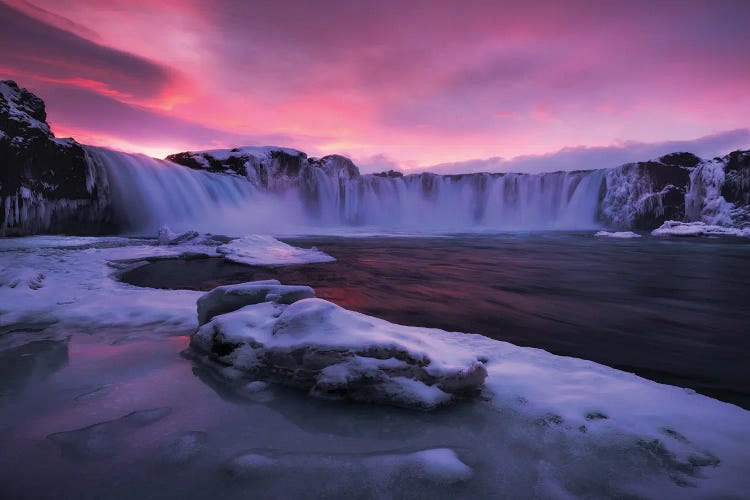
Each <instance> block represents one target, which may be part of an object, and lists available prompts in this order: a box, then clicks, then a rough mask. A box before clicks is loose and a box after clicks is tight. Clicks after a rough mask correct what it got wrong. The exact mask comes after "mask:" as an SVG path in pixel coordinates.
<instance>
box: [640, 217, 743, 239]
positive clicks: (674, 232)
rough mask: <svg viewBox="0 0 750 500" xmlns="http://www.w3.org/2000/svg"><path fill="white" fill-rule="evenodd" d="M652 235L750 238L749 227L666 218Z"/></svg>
mask: <svg viewBox="0 0 750 500" xmlns="http://www.w3.org/2000/svg"><path fill="white" fill-rule="evenodd" d="M651 234H653V235H654V236H739V237H745V238H750V228H744V229H738V228H734V227H724V226H716V225H713V224H706V223H705V222H679V221H674V220H668V221H666V222H665V223H664V224H662V225H661V227H659V228H657V229H654V230H653V231H651Z"/></svg>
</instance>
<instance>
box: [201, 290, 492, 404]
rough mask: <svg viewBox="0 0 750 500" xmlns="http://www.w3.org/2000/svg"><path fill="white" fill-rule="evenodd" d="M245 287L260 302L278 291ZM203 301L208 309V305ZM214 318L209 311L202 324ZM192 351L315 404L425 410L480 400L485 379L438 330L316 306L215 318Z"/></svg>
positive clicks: (472, 359)
mask: <svg viewBox="0 0 750 500" xmlns="http://www.w3.org/2000/svg"><path fill="white" fill-rule="evenodd" d="M247 286H248V287H249V288H250V289H251V290H252V288H253V287H258V288H260V289H261V291H260V292H259V293H257V295H252V293H250V294H248V296H251V295H252V296H253V298H257V297H260V295H262V293H263V292H264V291H265V290H262V289H263V287H269V288H272V287H274V286H278V285H274V284H273V283H271V282H268V284H267V285H257V284H256V285H252V284H248V285H247ZM214 292H216V291H213V292H211V293H214ZM216 293H218V294H223V293H224V292H223V291H219V292H216ZM209 295H210V294H209ZM202 300H204V305H203V307H205V304H206V302H207V301H208V299H202ZM199 308H201V306H200V304H199ZM209 317H210V315H207V314H206V312H205V310H203V314H202V318H203V319H207V318H209ZM190 345H191V346H192V347H193V349H195V350H197V351H199V352H202V353H204V354H206V355H207V357H208V359H210V360H212V361H214V362H218V363H221V364H223V365H227V366H230V367H232V368H233V369H235V370H239V371H241V372H243V373H246V374H247V375H248V377H251V378H256V379H263V380H267V381H270V382H276V383H279V384H283V385H286V386H290V387H295V388H299V389H304V390H307V391H308V392H309V394H311V395H313V396H316V397H321V398H334V399H349V400H353V401H363V402H370V403H380V404H389V405H394V406H401V407H406V408H415V409H424V410H429V409H434V408H437V407H439V406H443V405H446V404H450V403H451V402H453V401H455V400H456V399H457V398H459V397H461V396H466V395H472V394H475V393H476V392H478V390H479V389H480V388H481V387H482V385H483V384H484V380H485V378H486V377H487V370H486V368H485V366H484V364H483V362H482V360H480V359H479V358H478V357H477V356H476V355H475V354H473V353H472V352H471V351H469V350H464V349H462V348H461V347H458V346H456V345H455V344H452V345H449V344H447V343H445V342H444V341H443V340H441V339H440V337H439V336H438V335H435V334H434V331H433V330H430V329H427V328H414V327H406V326H401V325H395V324H392V323H389V322H387V321H384V320H380V319H377V318H373V317H369V316H365V315H363V314H360V313H356V312H353V311H348V310H346V309H343V308H341V307H339V306H337V305H335V304H333V303H331V302H327V301H325V300H321V299H312V298H311V299H304V300H300V301H297V302H294V303H293V304H291V305H288V306H287V305H283V304H280V303H275V302H263V303H258V304H255V305H250V306H246V307H243V308H242V309H239V310H236V311H234V312H230V313H227V314H222V315H218V316H215V317H214V318H213V319H212V320H211V321H210V322H208V323H206V324H203V326H201V327H200V328H199V329H198V331H197V332H196V333H195V334H194V335H193V336H192V338H191V342H190Z"/></svg>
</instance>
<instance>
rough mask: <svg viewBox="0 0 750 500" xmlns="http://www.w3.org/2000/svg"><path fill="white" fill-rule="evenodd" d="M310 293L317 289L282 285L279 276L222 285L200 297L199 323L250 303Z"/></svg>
mask: <svg viewBox="0 0 750 500" xmlns="http://www.w3.org/2000/svg"><path fill="white" fill-rule="evenodd" d="M311 297H315V292H314V291H313V289H312V288H310V287H309V286H289V285H282V284H281V283H279V281H278V280H265V281H253V282H250V283H242V284H239V285H225V286H220V287H217V288H214V289H213V290H211V291H210V292H209V293H207V294H205V295H204V296H202V297H201V298H200V299H198V324H199V325H204V324H205V323H207V322H208V321H209V320H211V319H212V318H213V317H214V316H217V315H219V314H225V313H228V312H232V311H236V310H237V309H240V308H241V307H243V306H246V305H249V304H258V303H260V302H265V301H273V302H278V303H280V304H291V303H293V302H296V301H298V300H301V299H308V298H311Z"/></svg>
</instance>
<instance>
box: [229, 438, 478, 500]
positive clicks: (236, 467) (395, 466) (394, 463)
mask: <svg viewBox="0 0 750 500" xmlns="http://www.w3.org/2000/svg"><path fill="white" fill-rule="evenodd" d="M353 458H354V460H352V459H353ZM311 464H315V465H314V468H316V469H319V470H320V472H328V473H332V472H334V471H336V470H346V469H351V468H354V469H355V470H356V473H355V474H356V475H357V477H359V478H360V480H361V481H365V482H367V483H371V484H374V485H376V488H378V489H380V488H388V489H390V488H392V487H393V483H394V482H396V481H399V480H400V479H403V477H404V476H408V477H409V479H412V480H415V479H416V480H421V481H427V482H429V483H434V484H437V485H450V484H454V483H461V482H465V481H468V480H469V479H471V477H472V476H473V471H472V469H471V467H469V466H467V465H466V464H465V463H463V462H462V461H461V460H460V459H459V458H458V456H457V454H456V452H455V451H454V450H453V449H450V448H431V449H425V450H419V451H415V452H411V453H376V454H371V455H360V456H359V457H351V456H348V455H341V454H338V455H337V454H323V453H320V454H313V453H309V454H279V453H269V452H268V451H266V450H257V451H252V452H248V453H244V454H242V455H239V456H237V457H235V458H234V459H232V460H230V461H229V462H228V463H227V464H225V465H224V470H225V471H226V473H227V474H229V475H230V476H233V477H235V478H240V479H242V478H245V479H251V478H259V477H263V476H268V475H280V474H285V473H286V474H289V473H293V472H294V471H295V469H300V468H305V469H306V468H309V467H310V465H311ZM380 497H381V496H378V497H377V498H380Z"/></svg>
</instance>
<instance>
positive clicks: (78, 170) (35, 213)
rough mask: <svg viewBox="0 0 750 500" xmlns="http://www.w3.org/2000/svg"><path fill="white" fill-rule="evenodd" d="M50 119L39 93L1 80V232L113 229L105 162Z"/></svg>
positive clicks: (26, 232) (23, 232) (28, 232)
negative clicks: (58, 132)
mask: <svg viewBox="0 0 750 500" xmlns="http://www.w3.org/2000/svg"><path fill="white" fill-rule="evenodd" d="M46 120H47V113H46V111H45V107H44V102H43V101H42V100H41V99H40V98H38V97H37V96H35V95H34V94H32V93H31V92H29V91H28V90H26V89H24V88H21V87H19V86H18V85H17V84H16V83H15V82H13V81H10V80H6V81H0V158H2V168H0V236H3V235H24V234H31V233H38V232H75V233H81V232H89V233H92V232H102V231H105V230H109V229H111V222H112V221H111V212H110V206H109V188H108V184H107V180H106V176H105V174H104V170H103V168H102V166H101V165H99V164H98V163H97V162H96V160H95V159H94V158H92V157H91V156H90V155H89V154H88V152H87V151H86V150H85V149H84V148H83V147H82V146H81V145H80V144H78V143H77V142H76V141H74V140H73V139H57V138H55V136H54V135H53V134H52V132H51V131H50V128H49V125H48V124H47V121H46Z"/></svg>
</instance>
